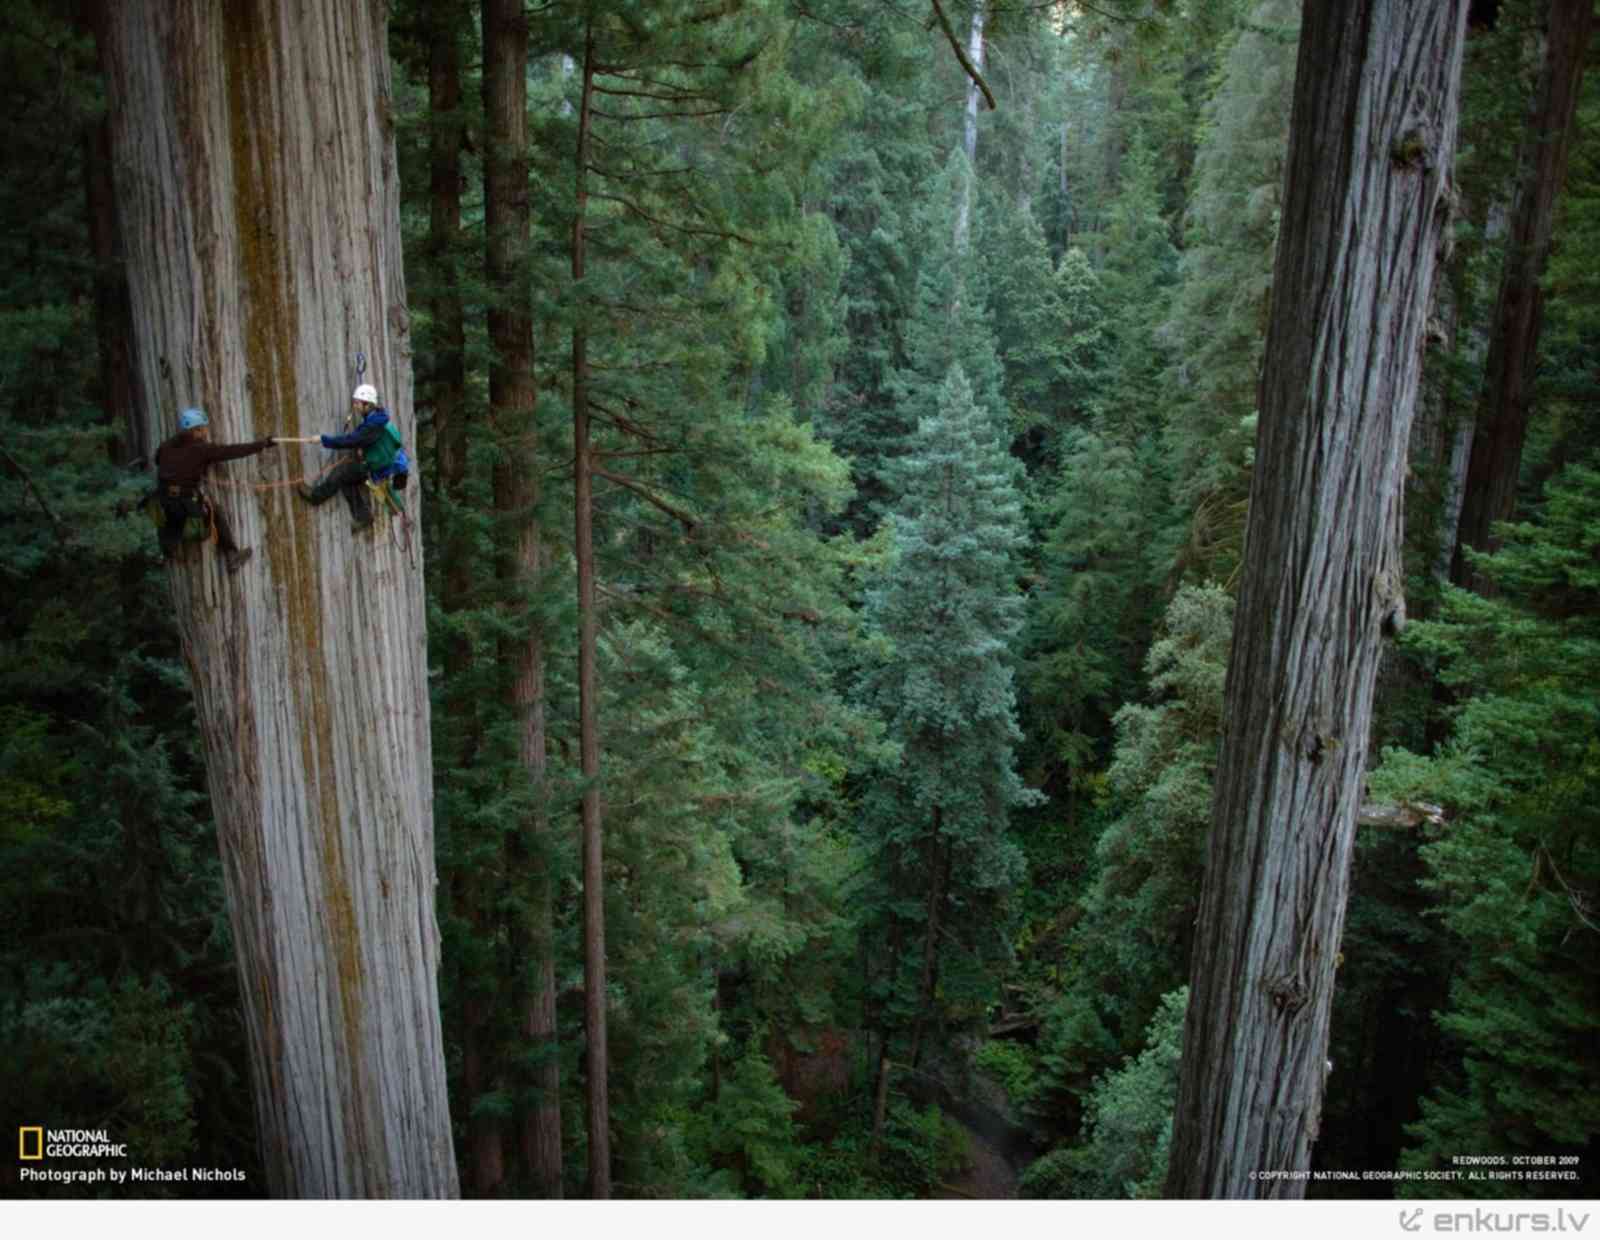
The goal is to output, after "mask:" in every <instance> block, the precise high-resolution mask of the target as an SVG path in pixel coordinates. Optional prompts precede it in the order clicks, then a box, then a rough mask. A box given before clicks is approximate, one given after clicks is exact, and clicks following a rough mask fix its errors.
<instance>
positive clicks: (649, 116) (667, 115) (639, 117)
mask: <svg viewBox="0 0 1600 1240" xmlns="http://www.w3.org/2000/svg"><path fill="white" fill-rule="evenodd" d="M589 111H590V113H591V114H592V115H594V116H601V117H604V118H605V119H606V120H608V121H661V120H667V121H682V120H694V119H695V118H696V117H700V116H726V115H727V114H728V111H729V109H728V108H707V109H706V110H705V111H704V112H636V113H634V114H633V115H632V116H623V115H622V114H621V113H619V112H606V111H603V110H602V109H600V108H590V109H589Z"/></svg>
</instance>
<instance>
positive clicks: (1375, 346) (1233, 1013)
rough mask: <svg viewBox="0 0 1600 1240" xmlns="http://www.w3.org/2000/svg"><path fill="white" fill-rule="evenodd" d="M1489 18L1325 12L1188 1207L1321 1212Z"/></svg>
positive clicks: (1309, 62) (1363, 9) (1259, 534)
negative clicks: (1467, 102)
mask: <svg viewBox="0 0 1600 1240" xmlns="http://www.w3.org/2000/svg"><path fill="white" fill-rule="evenodd" d="M1466 10H1467V4H1466V0H1457V2H1456V3H1452V4H1441V3H1439V2H1438V0H1311V2H1309V3H1307V4H1306V6H1305V10H1304V18H1303V24H1302V27H1301V37H1300V54H1299V65H1298V70H1297V75H1298V76H1297V79H1296V83H1295V102H1294V112H1293V119H1292V124H1291V130H1290V146H1289V155H1288V162H1287V169H1286V178H1285V194H1284V213H1283V228H1282V231H1281V238H1282V239H1281V240H1280V242H1279V246H1278V255H1277V262H1276V267H1275V271H1274V276H1273V284H1272V287H1273V306H1274V310H1273V314H1272V318H1271V322H1270V324H1269V328H1268V336H1267V351H1266V362H1265V367H1264V370H1263V374H1262V380H1261V401H1260V411H1261V413H1260V424H1259V428H1258V432H1257V436H1256V461H1257V468H1256V470H1255V475H1254V479H1253V482H1252V488H1251V496H1250V515H1249V522H1248V527H1247V532H1246V556H1245V564H1244V573H1243V580H1242V583H1241V586H1240V596H1239V606H1238V612H1237V618H1236V621H1235V624H1234V638H1233V650H1232V655H1231V658H1230V661H1229V666H1228V680H1227V689H1226V712H1225V713H1226V717H1227V719H1228V720H1229V724H1228V729H1227V732H1226V733H1225V735H1224V738H1223V743H1222V748H1221V752H1220V754H1219V756H1218V763H1217V776H1216V792H1215V800H1214V803H1213V809H1212V825H1211V839H1210V845H1209V851H1208V856H1207V865H1206V875H1205V882H1204V886H1203V894H1202V899H1201V909H1200V917H1199V929H1198V933H1197V936H1196V941H1195V952H1194V957H1193V964H1192V972H1191V985H1190V995H1189V1008H1188V1014H1187V1018H1186V1021H1185V1025H1184V1049H1183V1062H1182V1068H1181V1074H1180V1082H1179V1089H1178V1101H1177V1109H1176V1115H1175V1118H1174V1128H1173V1138H1172V1149H1171V1159H1170V1163H1169V1170H1168V1173H1167V1182H1166V1191H1167V1194H1168V1195H1169V1196H1174V1197H1207V1198H1240V1197H1300V1196H1303V1195H1304V1192H1305V1181H1304V1180H1303V1179H1277V1178H1271V1177H1270V1176H1267V1177H1264V1176H1263V1173H1272V1172H1285V1171H1298V1170H1304V1169H1306V1168H1307V1167H1308V1166H1309V1164H1310V1156H1311V1147H1312V1144H1313V1142H1314V1141H1315V1140H1316V1136H1317V1129H1318V1124H1319V1122H1320V1116H1321V1108H1322V1094H1323V1087H1324V1085H1325V1083H1326V1079H1327V1072H1328V1061H1327V1047H1328V1026H1329V1014H1330V1011H1331V1008H1332V1000H1333V986H1334V969H1335V966H1336V962H1337V958H1338V951H1339V940H1340V935H1341V933H1342V931H1343V926H1344V910H1345V900H1346V895H1347V890H1348V884H1349V876H1350V855H1351V847H1352V843H1353V840H1354V836H1355V823H1356V811H1357V809H1358V807H1359V804H1360V800H1361V791H1362V780H1363V774H1364V771H1365V760H1366V751H1367V740H1368V734H1369V730H1370V724H1371V709H1372V696H1373V688H1374V684H1375V681H1376V675H1377V667H1378V656H1379V652H1380V649H1381V646H1382V634H1383V630H1384V627H1385V625H1386V624H1387V623H1389V622H1390V621H1391V620H1392V619H1393V618H1394V617H1395V615H1396V613H1397V609H1398V608H1399V606H1400V605H1401V564H1400V546H1399V544H1400V537H1399V535H1400V521H1401V506H1400V504H1401V493H1402V484H1403V478H1404V473H1405V454H1406V442H1407V437H1408V435H1409V432H1410V424H1411V417H1412V411H1413V406H1414V404H1415V401H1416V394H1417V385H1418V373H1419V370H1420V364H1421V350H1422V346H1423V340H1424V328H1425V323H1426V320H1427V314H1428V308H1429V302H1430V299H1431V297H1432V292H1433V284H1434V275H1435V271H1436V269H1437V267H1438V264H1439V260H1440V251H1441V249H1442V247H1443V245H1444V241H1445V237H1446V230H1447V228H1448V225H1449V177H1450V172H1451V168H1452V165H1453V161H1454V156H1455V144H1456V127H1457V119H1458V113H1459V92H1460V73H1461V54H1462V47H1463V40H1464V37H1465V26H1466Z"/></svg>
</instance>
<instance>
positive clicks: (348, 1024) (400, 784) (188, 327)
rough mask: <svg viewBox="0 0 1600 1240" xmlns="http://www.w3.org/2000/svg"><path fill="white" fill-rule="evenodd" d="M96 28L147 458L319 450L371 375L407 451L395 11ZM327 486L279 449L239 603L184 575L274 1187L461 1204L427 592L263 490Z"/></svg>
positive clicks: (256, 515)
mask: <svg viewBox="0 0 1600 1240" xmlns="http://www.w3.org/2000/svg"><path fill="white" fill-rule="evenodd" d="M97 16H98V25H97V35H98V38H99V43H100V51H101V62H102V67H103V69H104V71H105V78H106V84H107V91H108V97H109V105H110V108H109V112H110V117H111V128H112V151H113V153H114V164H115V170H116V188H117V201H118V206H119V208H120V211H121V218H122V230H123V243H124V244H123V249H124V253H125V254H126V256H127V263H128V276H129V287H130V289H131V292H132V297H133V308H134V318H135V321H136V322H137V323H138V324H139V325H140V330H139V334H138V341H137V352H138V356H137V360H136V363H135V368H136V373H137V374H138V375H139V377H140V382H141V385H142V387H143V398H144V402H145V417H146V426H145V430H146V432H147V434H148V441H150V442H154V441H156V440H158V439H160V438H162V437H163V436H164V435H165V434H167V433H170V428H171V418H172V416H173V414H174V413H175V412H176V410H175V409H174V407H173V405H174V403H175V402H177V401H181V402H183V403H190V402H192V403H195V404H199V405H203V406H204V407H205V408H206V409H207V410H208V411H209V412H210V414H211V422H212V427H213V430H214V434H215V437H216V439H218V440H219V441H236V440H248V439H254V438H257V437H259V436H263V435H268V434H276V435H284V436H290V435H299V434H303V433H306V432H308V431H311V430H320V429H322V428H323V426H325V425H326V422H327V415H328V412H329V411H330V409H338V408H341V407H342V406H343V405H344V403H345V402H346V400H347V399H348V396H349V381H350V380H349V373H348V370H347V362H346V359H347V358H348V356H349V355H350V354H351V353H353V352H354V351H356V350H357V349H359V350H361V351H363V352H364V353H365V354H366V355H367V356H368V358H370V359H371V367H370V369H369V371H368V374H369V376H370V377H371V378H372V379H373V381H375V382H376V383H378V384H379V385H380V387H381V388H382V389H383V395H384V398H385V404H386V405H387V406H388V408H389V410H390V412H391V413H392V414H393V415H394V416H395V418H396V420H397V422H398V424H399V426H400V427H401V428H402V429H409V427H410V423H411V364H410V340H409V335H408V331H409V327H408V320H407V311H406V298H405V287H404V281H403V276H402V272H403V265H402V261H401V253H400V219H399V203H400V191H399V185H398V183H397V180H396V173H395V158H394V146H393V141H392V136H391V131H390V129H389V120H388V117H389V115H390V107H391V105H390V92H389V70H388V54H387V48H386V45H385V29H384V6H383V5H382V4H381V3H377V2H376V0H367V2H363V3H356V4H351V3H346V2H345V0H301V2H297V3H294V4H289V3H286V2H285V0H230V2H229V3H228V4H226V5H220V4H199V3H175V2H172V0H119V2H117V3H107V4H104V5H103V6H102V7H101V9H100V11H99V13H98V15H97ZM164 392H165V393H167V394H165V395H164ZM313 467H314V453H313V452H312V451H310V450H301V449H298V448H294V447H288V446H285V447H284V448H282V449H281V450H279V451H277V452H273V453H270V454H268V455H265V456H262V457H259V458H253V459H251V460H248V461H245V462H241V463H238V464H235V465H233V466H228V467H223V468H222V469H220V470H219V471H218V472H217V475H216V482H215V484H214V485H213V487H212V490H213V493H214V495H215V496H216V497H217V499H218V502H220V503H221V504H222V505H223V506H224V507H225V508H226V509H227V510H228V512H229V515H230V516H231V518H232V520H233V522H234V525H235V528H236V531H237V534H238V537H239V541H240V543H241V544H242V545H253V546H254V547H255V549H256V556H255V558H254V559H253V560H252V561H250V562H249V563H248V564H246V565H245V566H244V568H243V569H242V570H241V571H240V572H238V573H237V574H235V575H233V576H229V575H227V574H226V573H225V572H224V570H223V567H222V564H221V561H220V559H219V558H218V557H217V556H216V555H215V554H213V553H212V549H210V548H199V549H198V550H199V553H198V554H185V555H181V556H180V557H179V558H178V559H176V560H174V561H173V563H172V565H171V567H170V568H169V570H168V580H169V582H170V585H171V590H172V603H173V607H174V610H175V612H176V614H177V620H178V625H179V629H180V632H181V635H182V643H183V652H184V657H185V661H186V663H187V665H188V670H189V675H190V679H191V682H192V684H193V687H194V694H195V704H196V710H197V715H198V720H199V726H200V731H201V736H202V740H203V742H204V749H205V758H206V773H207V779H208V782H209V785H210V789H211V800H212V808H213V812H214V814H215V817H216V821H217V834H218V838H219V842H220V846H221V851H222V861H223V871H224V876H225V884H226V889H227V897H228V907H229V915H230V920H231V923H232V928H233V940H234V945H235V950H236V951H237V953H238V965H239V975H240V977H239V981H240V993H241V995H242V996H243V1001H244V1018H245V1026H246V1032H247V1040H248V1045H249V1052H250V1068H251V1082H252V1086H253V1091H254V1096H255V1104H256V1114H257V1120H258V1124H259V1128H260V1139H261V1150H262V1158H263V1161H264V1163H265V1165H266V1168H267V1179H268V1184H267V1186H266V1187H267V1188H269V1189H270V1190H271V1192H273V1193H274V1194H276V1195H281V1196H289V1197H381V1196H391V1197H447V1196H453V1195H454V1194H455V1193H456V1167H455V1156H454V1152H453V1148H452V1144H451V1136H450V1114H449V1107H448V1103H447V1099H446V1096H445V1064H444V1047H443V1039H442V1036H441V1033H440V1023H439V1009H438V987H437V980H436V979H437V970H438V950H439V948H438V931H437V926H436V921H435V916H434V906H433V900H434V882H435V878H434V853H433V772H432V764H431V761H432V760H431V755H430V746H429V731H430V722H429V707H428V694H427V656H426V648H425V629H424V624H425V619H424V609H423V589H422V576H421V573H420V571H419V570H418V567H417V566H416V565H415V564H413V563H411V562H408V558H407V555H406V554H405V552H404V551H403V550H402V548H401V547H400V546H399V545H398V544H397V543H396V542H393V541H390V540H388V539H374V538H371V537H357V536H354V535H352V532H351V529H350V524H349V522H348V520H347V519H346V518H345V516H344V513H343V511H342V510H341V509H339V508H336V507H325V508H320V509H313V508H310V507H307V506H306V505H304V504H302V503H300V502H299V501H298V500H297V499H296V498H295V496H294V494H293V492H292V491H291V490H289V489H288V488H287V487H286V486H281V485H280V486H278V487H276V488H274V489H268V490H260V489H253V488H252V485H251V484H252V483H256V482H258V481H259V482H262V483H270V482H278V483H286V482H287V481H288V480H289V479H290V478H292V477H294V476H297V475H300V474H304V473H305V472H306V471H307V470H308V469H311V468H313ZM415 503H416V501H413V506H414V507H415Z"/></svg>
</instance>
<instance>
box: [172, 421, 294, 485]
mask: <svg viewBox="0 0 1600 1240" xmlns="http://www.w3.org/2000/svg"><path fill="white" fill-rule="evenodd" d="M271 446H272V440H270V439H258V440H256V441H255V442H254V443H210V442H208V441H206V440H204V439H197V438H196V437H195V435H194V432H193V431H179V432H178V433H177V434H176V435H174V436H173V437H172V438H171V439H169V440H167V441H166V442H165V443H164V444H162V445H161V446H160V447H159V448H157V449H156V477H157V479H159V480H160V482H161V485H162V486H164V487H167V486H176V487H182V488H183V489H184V490H186V491H192V490H194V489H195V488H196V487H198V486H199V485H200V482H201V480H202V479H203V478H204V476H205V472H206V470H208V469H210V468H211V467H212V466H213V465H215V464H216V463H217V462H218V461H236V460H238V459H239V458H240V457H244V456H254V455H255V454H256V453H257V452H262V451H265V450H266V449H267V448H270V447H271Z"/></svg>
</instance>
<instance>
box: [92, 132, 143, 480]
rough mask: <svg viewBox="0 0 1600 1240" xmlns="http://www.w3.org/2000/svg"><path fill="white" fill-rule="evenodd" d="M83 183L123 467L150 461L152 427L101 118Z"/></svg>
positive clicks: (109, 410) (103, 374) (111, 413)
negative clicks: (137, 368) (136, 354)
mask: <svg viewBox="0 0 1600 1240" xmlns="http://www.w3.org/2000/svg"><path fill="white" fill-rule="evenodd" d="M83 184H84V193H85V198H86V201H85V207H86V210H87V215H88V220H89V248H90V251H91V253H92V254H93V256H94V327H95V336H96V338H97V340H98V343H99V346H100V348H99V353H100V391H99V397H100V400H101V401H102V402H103V405H104V408H105V413H106V417H107V419H108V420H109V421H110V423H111V425H113V426H116V427H119V428H121V431H122V435H121V439H122V446H121V452H120V460H119V462H118V463H119V464H120V463H123V462H127V461H135V460H139V459H141V458H143V459H146V460H148V459H149V456H150V453H151V452H152V451H153V450H154V448H155V445H154V444H152V443H150V442H148V434H149V430H148V423H147V421H146V418H145V415H144V411H143V410H142V409H141V408H140V405H139V388H138V384H137V382H136V380H135V376H134V373H133V309H132V302H131V301H130V300H129V297H128V275H127V272H126V270H125V269H124V268H123V265H122V242H121V239H120V237H119V236H118V229H117V193H116V187H115V185H114V184H113V182H112V177H111V125H110V122H109V121H108V120H106V119H101V120H99V121H97V122H96V123H95V124H93V125H91V126H90V127H89V128H88V130H87V131H86V132H85V134H84V138H83Z"/></svg>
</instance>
